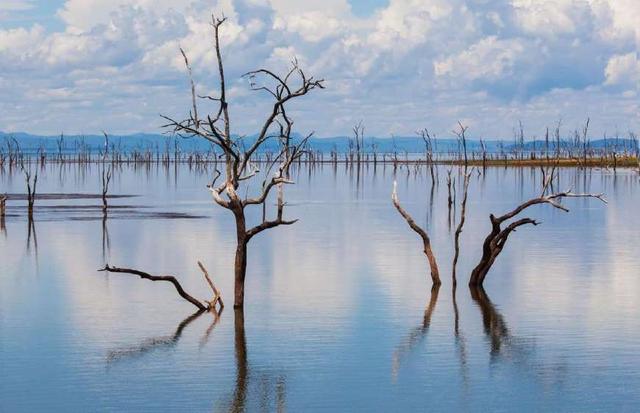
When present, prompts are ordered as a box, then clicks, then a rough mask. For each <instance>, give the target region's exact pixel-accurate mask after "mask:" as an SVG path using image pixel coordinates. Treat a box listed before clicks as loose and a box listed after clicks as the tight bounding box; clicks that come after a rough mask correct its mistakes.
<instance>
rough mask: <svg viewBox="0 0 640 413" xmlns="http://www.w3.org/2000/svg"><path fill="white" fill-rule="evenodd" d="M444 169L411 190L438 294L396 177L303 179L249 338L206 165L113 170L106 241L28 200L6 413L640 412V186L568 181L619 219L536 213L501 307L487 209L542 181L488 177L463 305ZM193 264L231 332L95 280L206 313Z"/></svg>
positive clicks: (17, 256) (4, 242)
mask: <svg viewBox="0 0 640 413" xmlns="http://www.w3.org/2000/svg"><path fill="white" fill-rule="evenodd" d="M439 173H440V183H439V185H438V186H437V187H435V188H434V190H433V196H431V183H430V178H429V176H428V174H427V173H426V171H424V170H423V171H415V170H414V168H413V167H412V168H410V169H409V170H407V169H404V168H401V169H399V170H398V171H397V172H396V175H395V179H397V180H398V192H399V196H400V199H401V201H402V203H403V205H404V207H405V208H406V209H407V210H408V211H409V212H410V213H412V214H413V216H414V217H415V218H416V221H417V222H418V223H420V224H421V225H425V226H426V227H427V228H428V230H429V233H430V235H431V236H432V241H433V248H434V251H435V253H436V255H437V258H438V261H439V264H440V269H441V272H442V277H443V285H442V287H441V288H440V289H439V290H437V291H432V290H431V286H430V281H429V274H428V269H427V268H428V267H427V263H426V259H425V257H424V255H423V254H422V251H421V249H422V248H421V243H420V241H419V238H418V237H417V235H416V234H415V233H413V232H411V231H410V230H409V228H408V227H407V225H406V223H405V222H404V221H403V220H402V219H401V217H400V216H399V215H398V214H397V212H396V211H395V209H394V208H393V206H392V205H391V199H390V195H391V189H392V183H393V180H394V171H393V168H392V167H390V166H387V167H386V168H383V167H381V166H378V168H377V169H376V170H375V172H374V170H373V167H370V168H364V169H363V170H362V171H361V172H360V174H358V173H356V171H354V170H351V171H345V170H344V167H343V166H340V167H339V168H338V169H337V170H334V169H333V168H332V167H330V166H325V167H324V168H316V169H313V170H311V171H309V170H307V169H306V168H302V169H300V170H296V176H295V178H296V181H297V184H296V185H295V186H291V187H288V188H287V189H286V198H287V201H288V202H289V206H288V207H287V209H286V212H285V214H286V216H287V217H289V218H299V219H300V221H299V222H298V223H296V224H295V225H293V226H291V227H280V228H276V229H273V230H270V231H268V232H265V233H263V234H261V235H259V236H258V237H256V238H255V239H254V240H252V242H251V244H250V246H249V267H248V274H247V286H246V290H247V296H246V309H245V311H244V323H242V320H241V319H239V317H238V319H236V317H234V311H233V309H232V308H231V302H232V291H233V280H232V264H233V251H234V248H235V247H234V239H235V235H234V233H233V231H234V227H233V221H232V219H231V214H230V213H229V212H228V211H226V210H224V209H221V208H219V207H217V206H215V205H213V202H212V200H211V198H210V195H209V193H208V191H207V190H206V188H205V185H206V184H207V182H208V181H209V180H210V177H211V176H212V172H211V171H210V170H209V171H204V170H189V169H188V168H187V167H185V166H182V167H179V168H178V169H177V171H176V170H174V169H173V167H171V168H170V169H169V170H165V169H163V168H162V167H159V168H156V167H155V166H154V167H151V168H142V169H140V168H138V169H134V168H133V167H123V168H121V169H118V170H117V171H116V172H115V174H114V180H113V182H112V185H111V193H112V194H121V195H135V197H128V198H117V199H112V200H110V205H111V210H110V212H109V218H108V219H107V221H106V223H105V225H103V221H102V213H101V210H100V208H99V205H100V200H99V199H88V198H86V197H82V196H80V197H77V198H76V199H59V198H60V197H57V199H49V200H38V201H37V203H36V212H35V222H34V223H33V225H29V223H28V220H27V219H26V208H25V201H23V200H17V199H12V200H10V201H9V202H8V211H7V213H8V216H7V218H6V219H5V223H4V227H3V230H2V231H1V232H0V373H1V374H0V411H6V412H16V411H18V412H20V411H243V410H245V411H292V412H295V411H319V410H333V411H454V410H460V411H478V412H485V411H569V412H577V411H580V412H583V411H638V410H639V409H640V392H639V391H638V389H640V351H639V350H640V317H638V314H639V313H640V271H639V270H638V268H640V242H639V241H640V236H639V235H638V228H639V224H640V216H638V212H637V211H638V209H637V206H638V204H639V202H640V191H639V190H640V186H639V177H638V175H637V173H634V172H633V171H630V170H618V171H617V173H614V172H613V171H609V170H589V171H586V172H585V171H579V170H575V169H565V170H562V171H561V176H560V184H561V185H560V186H561V187H562V189H566V188H569V187H572V188H574V190H575V191H592V192H604V193H605V194H606V197H607V199H608V201H609V203H608V204H607V205H604V204H602V203H600V202H598V201H594V200H584V199H571V200H566V201H565V205H566V206H568V207H569V208H570V209H571V212H570V213H564V212H562V211H559V210H556V209H553V208H551V207H550V206H537V207H534V208H532V209H531V210H530V211H529V214H528V216H531V217H532V218H536V219H538V220H540V221H541V222H542V225H539V226H537V227H535V228H534V227H525V228H522V229H520V230H519V231H518V232H516V233H515V234H513V235H512V237H511V238H510V240H509V243H508V245H507V247H506V248H505V250H504V252H503V254H502V255H501V256H500V257H499V258H498V260H497V262H496V264H495V266H494V267H493V269H492V271H491V273H490V274H489V276H488V277H487V282H486V285H485V290H484V291H471V290H469V288H468V287H467V285H466V280H467V278H468V274H469V273H470V271H471V269H472V268H473V266H474V265H475V264H476V263H477V261H478V259H479V257H480V252H481V250H480V249H481V245H482V241H483V238H484V236H485V235H486V234H487V232H488V231H489V219H488V215H489V213H490V212H495V213H501V212H506V211H507V210H509V209H511V208H512V207H514V206H515V205H516V204H518V203H520V202H521V201H523V200H524V199H526V198H528V197H530V196H534V195H537V194H538V192H539V185H540V173H539V171H538V170H532V169H522V170H517V169H502V168H495V169H489V170H487V171H486V173H485V174H484V175H483V176H479V175H478V174H474V175H473V178H472V180H471V187H470V192H469V203H468V215H467V224H466V226H465V228H464V232H463V233H462V237H461V257H460V262H459V264H458V278H459V280H460V281H461V282H460V283H459V286H458V288H457V291H456V293H455V301H454V295H453V292H452V288H451V281H450V272H451V260H452V257H453V229H450V225H449V222H448V218H447V216H448V211H447V187H446V184H445V176H446V169H445V168H444V167H441V168H440V171H439ZM453 174H454V176H455V177H456V178H457V179H459V174H458V172H457V171H454V173H453ZM255 185H258V183H256V184H254V187H253V188H255ZM24 186H25V185H24V177H23V176H22V175H21V174H20V173H19V172H16V171H14V172H13V173H10V172H9V171H8V170H6V169H5V170H4V171H3V172H2V174H0V192H7V193H10V194H15V193H24V190H25V189H24ZM457 187H458V189H459V188H461V185H460V182H459V181H458V183H457ZM99 189H100V170H99V168H98V167H97V166H95V165H94V166H92V167H89V168H83V169H78V168H76V167H75V166H69V165H67V166H65V167H63V168H59V167H57V166H49V167H47V168H46V169H45V170H43V171H41V172H40V175H39V184H38V190H39V192H41V193H57V194H60V193H65V194H70V193H76V194H78V193H79V194H87V193H93V194H95V193H98V192H99ZM53 198H56V197H55V196H54V197H53ZM460 198H461V196H460V193H458V197H457V201H458V202H459V201H460ZM457 212H459V207H458V211H457ZM259 215H260V211H259V210H257V211H255V212H254V213H253V214H252V219H253V220H254V222H255V221H256V220H257V219H258V217H259ZM452 225H454V224H452ZM197 260H202V261H203V263H204V264H205V265H206V266H207V268H208V269H209V271H210V273H211V274H212V276H213V278H214V280H215V282H216V283H217V284H218V286H219V287H220V288H221V290H222V293H223V297H224V298H226V302H227V308H225V310H224V311H223V313H222V314H221V316H220V318H219V319H217V320H216V319H215V318H214V317H213V316H212V315H210V314H202V315H200V316H198V317H194V318H190V316H191V315H192V314H193V310H194V307H192V306H191V305H190V304H189V303H187V302H186V301H184V300H182V299H181V298H180V297H178V296H177V295H176V293H175V291H174V290H173V289H172V288H171V286H170V285H165V284H162V283H152V282H150V281H146V280H141V279H138V278H136V277H133V276H129V275H120V274H105V273H103V272H97V271H96V270H97V269H99V268H100V267H102V266H103V265H104V264H105V262H109V263H110V264H112V265H117V266H125V267H132V268H139V269H143V270H145V271H148V272H152V273H155V274H173V275H176V276H177V277H178V278H179V279H180V280H181V282H182V283H183V285H184V287H185V289H187V290H188V291H189V292H191V293H192V294H193V295H195V296H197V297H198V298H208V296H209V295H210V292H209V290H208V287H207V285H206V283H205V281H204V280H203V278H202V275H201V274H200V272H199V270H198V267H197V265H196V262H197Z"/></svg>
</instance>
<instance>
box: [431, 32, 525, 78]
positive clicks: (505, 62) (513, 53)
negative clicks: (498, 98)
mask: <svg viewBox="0 0 640 413" xmlns="http://www.w3.org/2000/svg"><path fill="white" fill-rule="evenodd" d="M525 52H526V49H525V45H524V44H523V42H522V41H519V40H500V39H498V38H497V37H495V36H489V37H486V38H484V39H482V40H480V41H479V42H478V43H475V44H473V45H471V46H470V47H469V48H468V49H467V50H464V51H462V52H460V53H459V54H457V55H454V56H449V57H447V58H446V59H444V60H440V61H435V62H434V64H433V65H434V70H435V74H436V76H447V77H451V78H454V79H455V80H456V81H459V80H476V79H486V80H496V79H499V78H501V77H503V76H511V75H513V69H514V66H515V64H516V62H517V61H518V60H519V59H520V58H521V57H522V55H523V54H524V53H525Z"/></svg>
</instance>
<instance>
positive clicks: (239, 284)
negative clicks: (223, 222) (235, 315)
mask: <svg viewBox="0 0 640 413" xmlns="http://www.w3.org/2000/svg"><path fill="white" fill-rule="evenodd" d="M234 274H235V294H234V302H233V307H234V308H243V307H244V278H245V276H246V274H247V243H246V242H245V241H242V242H240V241H238V247H237V248H236V261H235V268H234Z"/></svg>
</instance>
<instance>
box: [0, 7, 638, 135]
mask: <svg viewBox="0 0 640 413" xmlns="http://www.w3.org/2000/svg"><path fill="white" fill-rule="evenodd" d="M212 12H214V13H222V12H224V13H225V15H226V16H228V17H229V21H228V23H227V24H226V25H225V27H224V28H223V42H224V45H225V49H224V57H225V62H226V66H227V71H228V73H229V76H228V78H229V83H230V95H231V98H232V101H231V104H232V115H233V116H234V120H235V122H234V129H235V132H236V133H251V132H253V131H254V129H255V128H256V127H257V125H258V124H259V119H261V117H262V116H263V115H264V113H265V110H266V109H267V108H268V104H269V101H268V99H267V96H263V95H259V94H256V93H255V92H251V91H250V90H249V87H248V85H247V83H246V82H245V81H243V80H242V78H241V74H242V73H244V72H246V71H248V70H251V69H255V68H258V67H269V68H272V69H274V70H286V68H287V65H288V63H289V62H290V61H291V59H292V58H294V57H295V58H297V59H298V60H299V61H300V62H301V64H302V65H303V67H304V68H305V69H306V70H307V72H308V73H311V74H313V75H314V76H316V77H322V78H324V79H326V85H327V89H326V90H324V91H321V92H320V93H317V94H315V95H313V96H308V97H306V98H305V99H304V100H303V101H301V102H300V103H299V104H296V105H295V106H294V107H292V112H291V113H293V114H294V116H295V118H296V125H297V128H298V129H300V130H301V131H310V130H314V131H316V133H317V134H318V135H320V136H329V135H340V134H348V133H349V131H350V130H351V125H353V124H354V123H356V122H358V121H360V120H362V121H363V122H364V124H365V125H366V130H367V132H368V134H375V135H378V136H389V135H391V134H395V135H410V134H413V133H414V132H415V130H417V129H419V128H423V127H428V128H430V129H431V130H433V131H434V132H435V133H437V134H438V135H441V136H442V135H449V134H450V132H451V129H452V128H453V127H454V125H455V124H456V123H457V121H458V120H461V121H463V122H464V123H465V124H467V125H469V126H470V133H471V134H472V135H473V136H475V137H505V138H508V137H510V136H511V135H512V133H513V128H514V126H515V125H516V124H517V122H518V121H519V120H522V121H523V123H524V125H525V130H526V132H527V135H528V136H529V137H533V136H541V135H542V134H543V133H544V129H545V127H546V126H552V125H555V124H556V123H557V122H558V121H560V120H561V121H562V125H563V128H564V130H565V133H569V132H570V131H571V130H572V129H574V128H577V127H579V126H580V125H581V124H582V123H583V122H584V121H585V120H586V118H587V117H590V118H591V125H592V132H593V133H594V135H600V134H602V133H605V132H606V133H608V134H614V133H616V132H617V133H620V134H621V135H624V134H626V133H627V132H628V131H629V130H630V129H633V130H636V131H637V130H638V129H640V107H639V101H640V96H639V84H640V59H639V56H638V45H640V29H639V26H638V24H637V22H638V21H640V2H638V1H637V0H495V1H484V0H370V1H364V0H306V1H304V2H303V1H299V0H219V1H215V0H48V1H35V0H2V2H1V3H0V130H3V131H27V132H32V133H44V134H56V133H59V132H61V131H65V132H67V133H94V132H98V131H100V130H108V131H111V132H113V133H127V132H158V131H160V129H159V126H160V125H161V123H162V122H161V121H160V117H159V114H160V113H162V114H168V115H172V116H176V117H179V116H182V115H184V114H185V113H186V111H187V110H188V109H187V108H188V104H189V91H188V81H187V78H186V73H185V70H184V68H183V67H182V62H181V60H180V54H179V49H178V48H179V47H180V46H182V47H183V48H184V49H185V50H186V51H187V53H188V55H189V57H190V59H191V61H192V64H193V66H194V76H195V79H196V83H197V88H198V90H199V91H200V93H215V91H216V78H215V73H214V72H213V71H212V70H211V68H212V67H213V63H215V60H214V55H213V53H212V49H211V42H210V36H211V33H210V27H209V26H208V24H207V23H208V17H207V16H209V15H210V14H211V13H212Z"/></svg>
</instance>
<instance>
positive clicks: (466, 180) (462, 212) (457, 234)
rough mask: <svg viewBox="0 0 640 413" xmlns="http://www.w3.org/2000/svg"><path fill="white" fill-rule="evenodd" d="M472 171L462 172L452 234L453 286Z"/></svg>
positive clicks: (455, 280) (455, 282)
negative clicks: (462, 183)
mask: <svg viewBox="0 0 640 413" xmlns="http://www.w3.org/2000/svg"><path fill="white" fill-rule="evenodd" d="M472 173H473V170H472V171H471V172H469V173H465V174H464V188H463V191H464V193H463V195H462V204H461V209H460V223H459V224H458V227H457V228H456V232H455V236H454V248H455V253H454V256H453V267H452V268H453V269H452V272H451V278H452V281H453V285H454V287H455V285H456V284H457V283H458V280H457V279H456V266H457V264H458V257H459V256H460V234H462V227H464V222H465V219H466V216H465V215H466V212H467V194H468V192H469V181H470V179H471V174H472Z"/></svg>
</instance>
